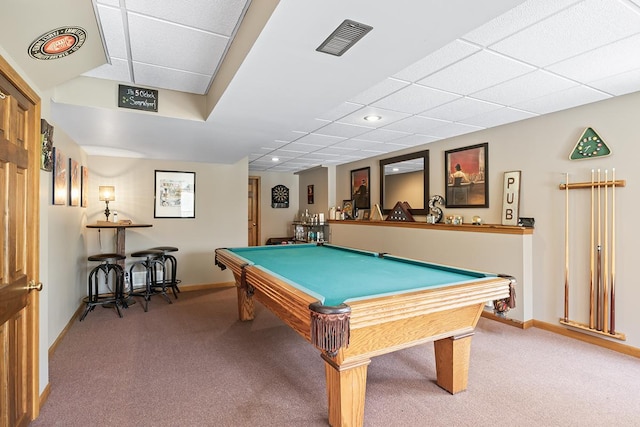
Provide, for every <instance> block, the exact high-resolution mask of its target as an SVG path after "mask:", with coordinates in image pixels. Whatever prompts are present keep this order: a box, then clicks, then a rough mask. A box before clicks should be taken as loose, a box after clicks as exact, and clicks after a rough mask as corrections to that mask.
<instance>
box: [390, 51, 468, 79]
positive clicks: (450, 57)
mask: <svg viewBox="0 0 640 427" xmlns="http://www.w3.org/2000/svg"><path fill="white" fill-rule="evenodd" d="M479 50H480V48H479V47H478V46H474V45H472V44H470V43H467V42H465V41H463V40H456V41H454V42H451V43H449V44H448V45H446V46H445V47H443V48H441V49H438V50H437V51H435V52H433V53H432V54H430V55H429V56H427V57H426V58H424V59H421V60H420V61H418V62H416V63H415V64H413V65H410V66H408V67H407V68H405V69H404V70H402V71H400V72H398V73H396V74H394V75H393V76H394V77H396V78H398V79H402V80H406V81H409V82H412V83H415V82H417V81H419V80H420V79H423V78H425V77H426V76H428V75H430V74H433V73H435V72H436V71H440V70H441V69H443V68H445V67H447V66H449V65H451V64H453V63H455V62H458V61H460V60H461V59H464V58H466V57H468V56H470V55H472V54H474V53H476V52H477V51H479Z"/></svg>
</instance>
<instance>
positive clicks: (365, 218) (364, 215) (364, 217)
mask: <svg viewBox="0 0 640 427" xmlns="http://www.w3.org/2000/svg"><path fill="white" fill-rule="evenodd" d="M370 218H371V213H370V211H369V209H366V210H364V211H362V220H363V221H369V219H370Z"/></svg>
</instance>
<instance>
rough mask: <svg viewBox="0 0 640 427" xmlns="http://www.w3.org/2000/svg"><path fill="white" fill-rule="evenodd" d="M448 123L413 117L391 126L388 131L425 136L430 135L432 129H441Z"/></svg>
mask: <svg viewBox="0 0 640 427" xmlns="http://www.w3.org/2000/svg"><path fill="white" fill-rule="evenodd" d="M446 123H448V122H446V121H444V120H439V119H432V118H429V117H422V116H412V117H407V118H406V119H404V120H400V121H398V122H395V123H393V124H391V125H389V126H388V127H387V129H390V130H396V131H401V132H405V133H407V134H412V133H419V134H423V135H430V132H429V131H430V130H431V129H434V128H437V127H440V126H442V125H444V124H446Z"/></svg>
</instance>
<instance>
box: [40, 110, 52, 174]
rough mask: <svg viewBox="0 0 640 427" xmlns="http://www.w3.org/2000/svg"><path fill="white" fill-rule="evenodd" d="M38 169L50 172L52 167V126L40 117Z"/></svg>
mask: <svg viewBox="0 0 640 427" xmlns="http://www.w3.org/2000/svg"><path fill="white" fill-rule="evenodd" d="M40 146H41V148H40V169H42V170H43V171H46V172H51V170H52V169H53V126H52V125H50V124H49V122H47V121H46V120H45V119H40Z"/></svg>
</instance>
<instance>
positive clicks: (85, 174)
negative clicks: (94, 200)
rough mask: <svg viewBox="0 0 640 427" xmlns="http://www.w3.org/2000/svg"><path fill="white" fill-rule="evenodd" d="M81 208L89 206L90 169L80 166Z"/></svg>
mask: <svg viewBox="0 0 640 427" xmlns="http://www.w3.org/2000/svg"><path fill="white" fill-rule="evenodd" d="M80 206H82V207H83V208H86V207H87V206H89V168H87V167H86V166H80Z"/></svg>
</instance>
